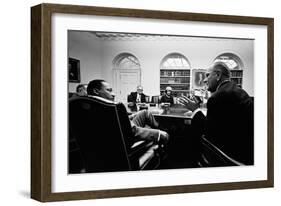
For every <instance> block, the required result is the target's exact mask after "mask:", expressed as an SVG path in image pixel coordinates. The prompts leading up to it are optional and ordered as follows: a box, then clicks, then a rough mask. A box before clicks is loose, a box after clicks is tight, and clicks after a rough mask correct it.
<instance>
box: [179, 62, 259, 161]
mask: <svg viewBox="0 0 281 206" xmlns="http://www.w3.org/2000/svg"><path fill="white" fill-rule="evenodd" d="M204 82H205V83H206V84H207V87H208V90H209V91H210V92H211V93H212V95H211V97H210V98H209V99H208V102H207V116H206V123H205V124H206V127H205V131H204V133H205V136H206V138H207V139H209V140H210V141H211V142H213V143H214V144H215V145H216V146H217V147H218V148H220V149H221V150H222V151H224V152H225V153H226V154H227V155H228V156H230V157H232V158H233V159H235V160H236V161H239V162H241V163H243V164H246V165H252V164H253V163H254V160H253V156H254V149H253V148H254V103H253V100H252V98H251V97H250V96H249V95H248V94H247V92H246V91H244V90H243V89H241V88H240V87H238V86H237V85H236V84H235V83H234V82H231V81H230V71H229V69H228V67H227V66H226V65H225V64H224V63H223V62H216V63H215V64H214V65H213V66H212V67H210V68H209V69H208V72H207V74H206V78H205V79H204ZM179 102H180V103H181V104H183V105H185V106H186V107H187V108H188V109H190V110H192V111H193V112H196V111H198V110H199V109H198V108H199V106H198V104H197V102H195V101H193V100H191V99H188V98H186V97H181V98H180V99H179Z"/></svg>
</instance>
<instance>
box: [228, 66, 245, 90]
mask: <svg viewBox="0 0 281 206" xmlns="http://www.w3.org/2000/svg"><path fill="white" fill-rule="evenodd" d="M230 79H231V81H233V82H235V83H236V84H237V86H239V87H241V88H242V80H243V70H230Z"/></svg>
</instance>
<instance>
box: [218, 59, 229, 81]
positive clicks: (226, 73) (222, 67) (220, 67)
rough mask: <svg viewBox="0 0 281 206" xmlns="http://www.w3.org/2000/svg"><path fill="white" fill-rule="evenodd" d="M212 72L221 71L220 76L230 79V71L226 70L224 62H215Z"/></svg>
mask: <svg viewBox="0 0 281 206" xmlns="http://www.w3.org/2000/svg"><path fill="white" fill-rule="evenodd" d="M214 70H216V71H217V70H219V71H221V73H222V75H223V76H224V77H226V78H230V70H229V69H228V66H227V65H226V64H225V63H224V62H216V63H215V64H214Z"/></svg>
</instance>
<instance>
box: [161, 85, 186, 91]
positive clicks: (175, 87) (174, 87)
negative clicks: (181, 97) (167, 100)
mask: <svg viewBox="0 0 281 206" xmlns="http://www.w3.org/2000/svg"><path fill="white" fill-rule="evenodd" d="M167 86H171V87H172V89H173V90H190V85H189V84H182V85H181V84H179V85H163V84H161V85H160V90H165V89H166V87H167Z"/></svg>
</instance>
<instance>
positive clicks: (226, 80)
mask: <svg viewBox="0 0 281 206" xmlns="http://www.w3.org/2000/svg"><path fill="white" fill-rule="evenodd" d="M226 82H230V80H229V79H225V80H223V81H222V82H221V83H220V84H219V85H218V86H217V89H216V91H218V90H219V88H220V87H221V86H222V85H223V84H225V83H226Z"/></svg>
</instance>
